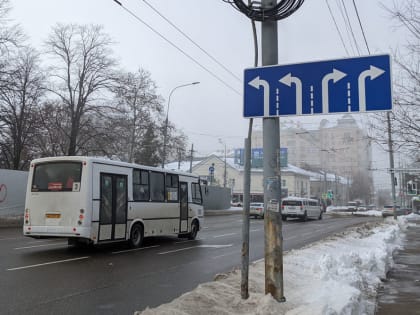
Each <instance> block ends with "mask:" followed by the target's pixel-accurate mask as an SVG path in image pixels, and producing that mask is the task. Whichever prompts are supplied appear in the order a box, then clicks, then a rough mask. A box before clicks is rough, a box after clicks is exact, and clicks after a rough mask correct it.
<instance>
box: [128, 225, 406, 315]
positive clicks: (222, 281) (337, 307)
mask: <svg viewBox="0 0 420 315" xmlns="http://www.w3.org/2000/svg"><path fill="white" fill-rule="evenodd" d="M406 226H407V220H406V219H404V218H398V220H397V221H394V220H391V219H387V220H385V221H384V222H375V223H366V224H364V225H363V226H358V227H355V228H351V229H349V230H346V231H345V232H342V233H339V234H336V235H335V236H333V237H330V238H328V239H325V240H323V241H320V242H318V243H314V244H312V245H310V246H307V247H305V248H303V249H300V250H292V251H290V252H288V253H285V255H284V294H285V297H286V302H285V303H277V302H276V301H275V300H274V299H273V298H272V297H271V296H270V295H264V261H259V262H257V263H254V264H252V265H251V266H250V273H249V292H250V298H249V299H248V300H242V299H241V298H240V282H241V271H240V270H236V271H233V272H231V273H229V274H223V275H218V276H217V277H216V278H217V280H216V281H213V282H209V283H204V284H201V285H199V286H198V287H197V288H196V289H194V290H193V291H191V292H188V293H185V294H184V295H182V296H180V297H179V298H177V299H175V300H173V301H172V302H170V303H168V304H163V305H161V306H159V307H157V308H154V309H149V308H147V309H146V310H144V311H143V312H136V314H137V315H140V314H141V315H156V314H162V315H186V314H194V315H200V314H217V315H224V314H225V315H230V314H238V315H239V314H241V315H243V314H249V315H251V314H252V315H254V314H257V315H269V314H273V315H274V314H276V315H278V314H287V315H298V314H301V315H303V314H311V315H312V314H313V315H315V314H323V315H324V314H329V315H330V314H331V315H333V314H374V311H375V299H376V289H377V288H378V285H379V284H380V282H381V279H383V278H385V277H386V272H387V271H388V269H389V268H390V267H391V266H392V264H393V260H392V252H393V251H394V250H395V249H396V248H397V247H398V246H399V245H398V244H399V241H400V239H401V230H404V229H405V228H406Z"/></svg>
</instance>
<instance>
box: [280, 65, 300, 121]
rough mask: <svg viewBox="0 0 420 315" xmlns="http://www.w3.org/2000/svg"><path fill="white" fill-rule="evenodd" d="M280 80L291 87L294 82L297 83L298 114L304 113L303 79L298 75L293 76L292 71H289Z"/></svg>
mask: <svg viewBox="0 0 420 315" xmlns="http://www.w3.org/2000/svg"><path fill="white" fill-rule="evenodd" d="M279 82H280V83H283V84H285V85H287V86H289V87H291V86H292V83H294V84H295V86H296V115H302V81H301V80H300V79H299V78H298V77H293V76H292V74H291V73H288V74H286V75H285V76H284V77H283V78H281V79H280V80H279Z"/></svg>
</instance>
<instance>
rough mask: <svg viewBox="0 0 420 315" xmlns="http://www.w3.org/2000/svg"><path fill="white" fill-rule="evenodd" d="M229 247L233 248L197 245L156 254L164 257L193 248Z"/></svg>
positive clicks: (223, 246)
mask: <svg viewBox="0 0 420 315" xmlns="http://www.w3.org/2000/svg"><path fill="white" fill-rule="evenodd" d="M231 246H233V244H228V245H197V246H190V247H184V248H180V249H174V250H169V251H167V252H161V253H158V255H166V254H171V253H176V252H181V251H184V250H189V249H193V248H226V247H231Z"/></svg>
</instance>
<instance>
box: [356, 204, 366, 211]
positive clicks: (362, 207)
mask: <svg viewBox="0 0 420 315" xmlns="http://www.w3.org/2000/svg"><path fill="white" fill-rule="evenodd" d="M367 209H368V206H366V205H360V206H358V207H357V211H367Z"/></svg>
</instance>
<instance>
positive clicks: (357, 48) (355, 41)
mask: <svg viewBox="0 0 420 315" xmlns="http://www.w3.org/2000/svg"><path fill="white" fill-rule="evenodd" d="M341 3H342V5H343V8H344V13H345V16H346V21H347V23H348V26H349V29H350V34H351V36H352V38H353V41H354V45H355V47H356V50H357V53H358V54H359V56H360V55H361V54H360V48H359V44H358V43H357V40H356V36H355V35H354V32H353V27H352V26H351V24H352V23H351V21H350V17H349V14H348V11H347V7H346V4H345V3H344V0H341Z"/></svg>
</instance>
